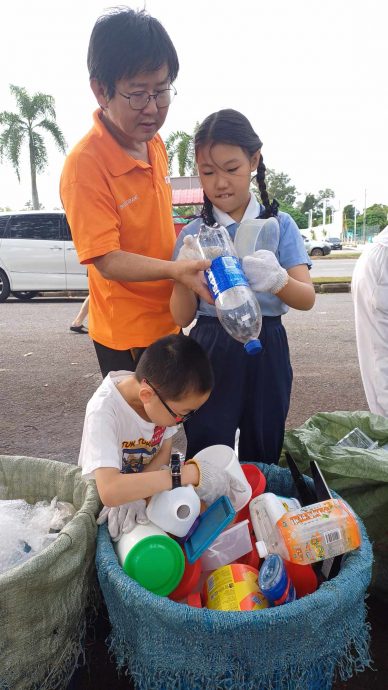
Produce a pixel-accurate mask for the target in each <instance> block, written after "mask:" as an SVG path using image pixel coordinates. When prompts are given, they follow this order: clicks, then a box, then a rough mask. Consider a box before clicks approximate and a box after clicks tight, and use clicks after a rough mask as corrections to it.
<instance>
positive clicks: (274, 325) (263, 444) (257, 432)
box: [238, 317, 292, 463]
mask: <svg viewBox="0 0 388 690" xmlns="http://www.w3.org/2000/svg"><path fill="white" fill-rule="evenodd" d="M260 340H261V343H262V345H263V350H262V351H261V352H259V353H258V354H257V355H252V356H248V358H249V363H248V375H247V385H246V390H245V398H244V400H245V405H244V408H243V413H242V416H241V419H240V438H239V453H238V454H239V460H240V462H267V463H271V462H274V463H278V462H279V457H280V453H281V450H282V446H283V440H284V428H285V423H286V418H287V414H288V409H289V406H290V396H291V387H292V367H291V362H290V353H289V348H288V341H287V334H286V331H285V329H284V327H283V325H282V323H281V319H280V317H264V318H263V327H262V330H261V333H260Z"/></svg>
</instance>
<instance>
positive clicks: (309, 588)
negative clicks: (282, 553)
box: [284, 561, 318, 599]
mask: <svg viewBox="0 0 388 690" xmlns="http://www.w3.org/2000/svg"><path fill="white" fill-rule="evenodd" d="M284 565H285V566H286V569H287V572H288V574H289V576H290V578H291V580H292V582H293V584H294V587H295V591H296V596H297V599H301V598H302V597H305V596H306V595H307V594H312V593H313V592H315V591H316V590H317V589H318V578H317V576H316V573H315V572H314V569H313V568H312V566H311V565H298V564H297V563H290V561H284Z"/></svg>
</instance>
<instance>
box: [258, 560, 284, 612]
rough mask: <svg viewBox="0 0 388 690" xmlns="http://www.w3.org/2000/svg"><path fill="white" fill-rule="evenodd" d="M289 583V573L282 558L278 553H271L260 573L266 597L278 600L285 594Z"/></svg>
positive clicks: (260, 584) (260, 580)
mask: <svg viewBox="0 0 388 690" xmlns="http://www.w3.org/2000/svg"><path fill="white" fill-rule="evenodd" d="M287 583H288V574H287V571H286V569H285V567H284V564H283V560H282V558H281V557H280V556H279V555H278V554H277V553H272V554H270V555H269V556H268V557H267V558H266V559H265V561H264V563H263V565H262V566H261V568H260V573H259V587H260V589H261V591H262V592H263V594H264V596H265V597H268V599H271V601H277V600H278V599H281V597H282V596H283V594H284V592H285V590H286V588H287Z"/></svg>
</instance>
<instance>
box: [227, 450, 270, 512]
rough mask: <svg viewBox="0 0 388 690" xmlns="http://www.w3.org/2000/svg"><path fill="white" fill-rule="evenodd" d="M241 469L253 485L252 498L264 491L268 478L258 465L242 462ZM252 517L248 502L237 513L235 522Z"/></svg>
mask: <svg viewBox="0 0 388 690" xmlns="http://www.w3.org/2000/svg"><path fill="white" fill-rule="evenodd" d="M241 469H242V471H243V472H244V474H245V476H246V478H247V480H248V482H249V483H250V485H251V487H252V496H251V499H250V500H252V499H253V498H255V497H256V496H260V494H262V493H264V491H265V487H266V485H267V480H266V478H265V476H264V474H263V473H262V472H261V470H259V468H258V467H256V465H250V464H249V463H245V464H244V463H242V464H241ZM250 517H251V515H250V512H249V503H247V505H246V506H244V508H241V510H240V511H239V512H238V513H237V515H236V517H235V519H234V522H241V521H242V520H250Z"/></svg>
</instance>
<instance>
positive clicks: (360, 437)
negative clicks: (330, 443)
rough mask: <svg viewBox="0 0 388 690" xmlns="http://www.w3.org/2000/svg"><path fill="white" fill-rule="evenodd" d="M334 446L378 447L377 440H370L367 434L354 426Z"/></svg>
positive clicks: (366, 448) (370, 448)
mask: <svg viewBox="0 0 388 690" xmlns="http://www.w3.org/2000/svg"><path fill="white" fill-rule="evenodd" d="M335 445H336V446H343V447H344V448H363V449H364V450H375V448H378V445H379V444H378V441H372V439H371V438H369V436H367V435H366V434H364V432H363V431H361V429H359V428H358V426H356V427H355V428H354V429H352V431H349V433H348V434H346V436H344V437H343V438H341V439H340V440H339V441H337V443H336V444H335Z"/></svg>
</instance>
